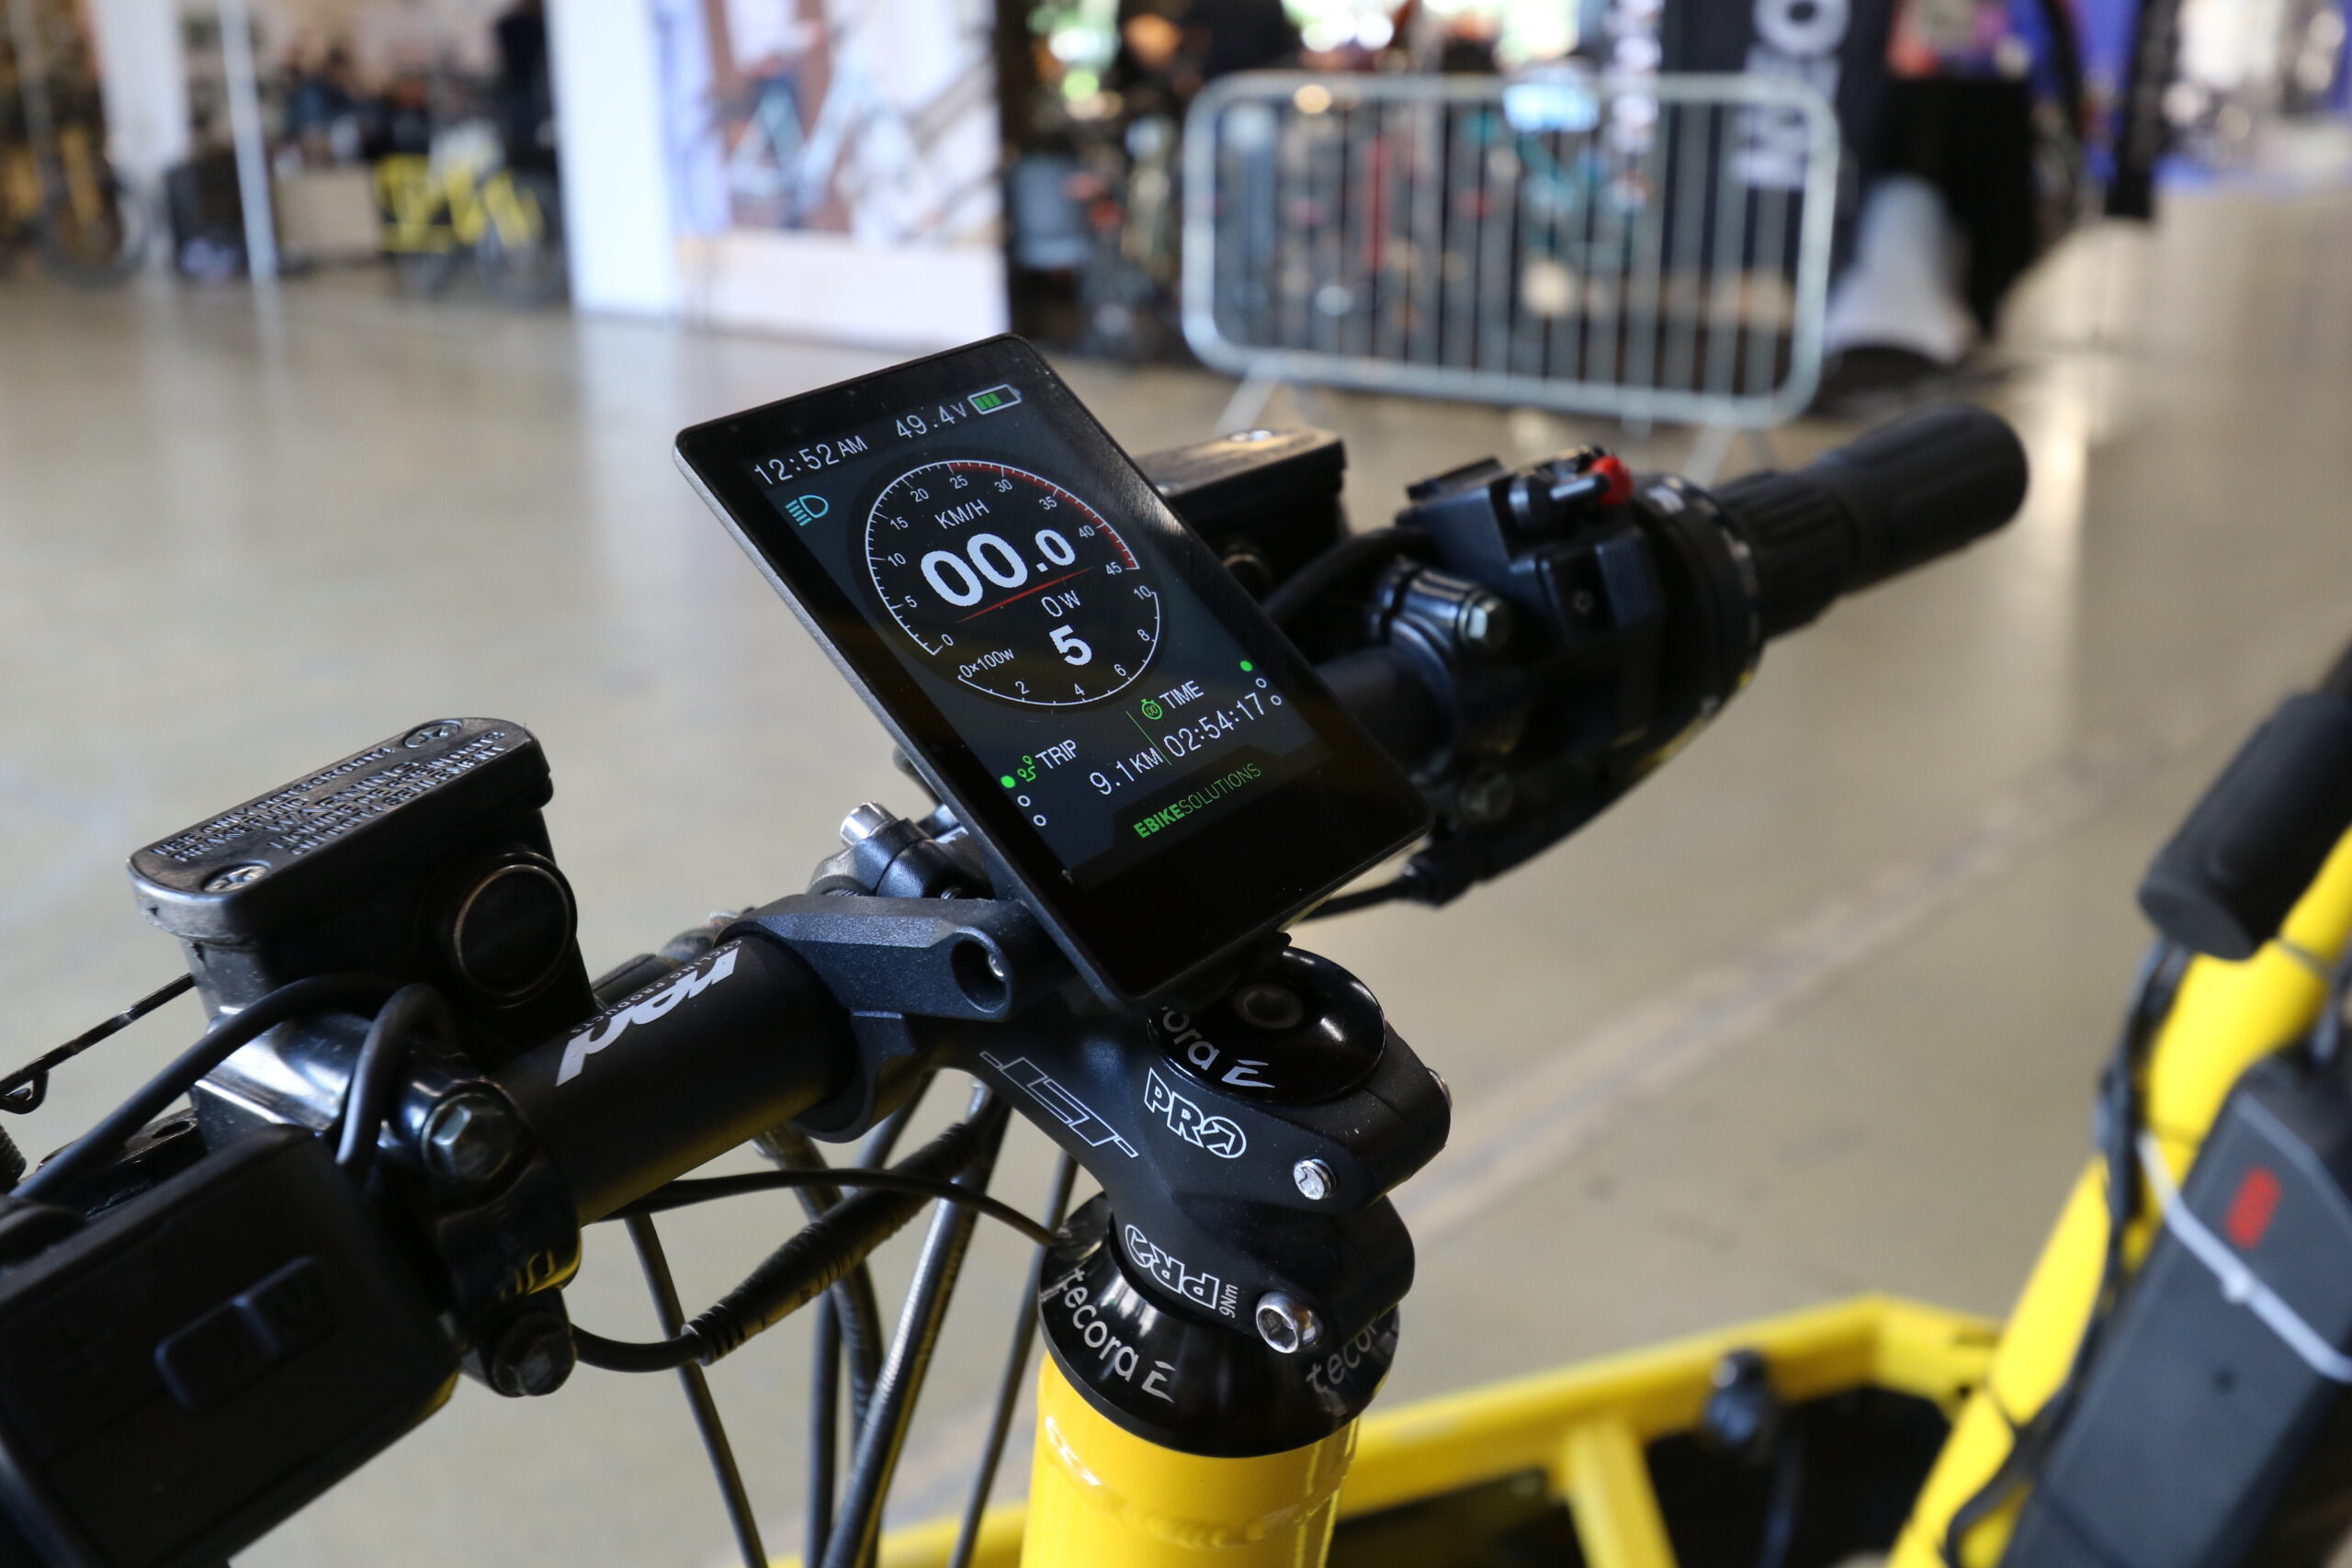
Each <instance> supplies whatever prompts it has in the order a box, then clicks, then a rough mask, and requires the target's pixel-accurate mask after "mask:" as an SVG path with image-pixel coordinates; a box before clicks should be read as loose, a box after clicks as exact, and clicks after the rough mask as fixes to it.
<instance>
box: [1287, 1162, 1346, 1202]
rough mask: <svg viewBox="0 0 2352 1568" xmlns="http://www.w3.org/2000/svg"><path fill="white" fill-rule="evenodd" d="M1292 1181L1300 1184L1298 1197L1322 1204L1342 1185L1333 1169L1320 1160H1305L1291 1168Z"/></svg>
mask: <svg viewBox="0 0 2352 1568" xmlns="http://www.w3.org/2000/svg"><path fill="white" fill-rule="evenodd" d="M1290 1179H1292V1180H1293V1181H1295V1182H1296V1183H1297V1184H1298V1195H1299V1196H1300V1197H1302V1198H1304V1199H1306V1201H1308V1202H1310V1203H1320V1202H1321V1201H1323V1200H1324V1199H1326V1198H1329V1196H1330V1195H1331V1194H1332V1192H1333V1191H1335V1190H1337V1189H1338V1188H1339V1185H1340V1179H1339V1178H1338V1177H1336V1176H1334V1175H1332V1174H1331V1168H1330V1167H1329V1166H1328V1165H1325V1164H1324V1163H1323V1162H1322V1161H1321V1160H1319V1159H1303V1160H1300V1161H1299V1162H1298V1163H1297V1164H1296V1165H1295V1166H1292V1167H1291V1168H1290Z"/></svg>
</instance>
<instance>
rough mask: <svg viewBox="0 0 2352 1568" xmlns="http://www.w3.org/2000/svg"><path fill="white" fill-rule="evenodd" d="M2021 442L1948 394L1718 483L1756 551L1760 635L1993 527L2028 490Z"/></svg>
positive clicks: (2003, 425)
mask: <svg viewBox="0 0 2352 1568" xmlns="http://www.w3.org/2000/svg"><path fill="white" fill-rule="evenodd" d="M2025 488H2026V456H2025V446H2024V445H2023V444H2022V443H2021V442H2019V441H2018V437H2017V433H2016V432H2015V431H2013V430H2011V429H2010V428H2009V426H2008V424H2007V422H2006V421H2004V420H2003V419H2002V418H2001V417H2000V416H1999V415H1998V414H1995V413H1990V412H1986V411H1985V410H1983V409H1980V408H1976V407H1974V406H1973V405H1971V404H1967V403H1947V404H1944V405H1942V406H1940V407H1938V408H1931V409H1923V410H1921V411H1920V412H1917V413H1913V414H1906V415H1905V416H1904V417H1903V418H1901V419H1898V420H1895V421H1894V422H1893V423H1889V424H1884V425H1881V426H1880V427H1879V428H1878V429H1876V430H1873V431H1871V432H1869V433H1868V434H1864V435H1862V436H1861V437H1860V439H1858V440H1855V441H1853V442H1851V443H1849V445H1847V446H1841V447H1838V448H1837V449H1836V450H1834V451H1831V452H1827V453H1825V454H1823V455H1822V456H1821V457H1818V458H1815V460H1814V461H1813V462H1812V463H1810V464H1808V465H1807V466H1806V467H1804V468H1801V469H1799V470H1798V471H1797V472H1795V473H1792V474H1783V473H1762V474H1750V475H1748V476H1747V477H1745V478H1742V479H1734V480H1732V481H1731V482H1730V483H1728V484H1725V485H1724V486H1723V487H1722V488H1721V489H1719V490H1718V491H1716V492H1715V500H1716V502H1717V503H1718V504H1719V505H1721V506H1722V508H1723V509H1724V514H1725V515H1726V516H1727V517H1728V518H1729V519H1730V520H1731V523H1732V525H1733V526H1734V527H1736V528H1737V529H1738V530H1739V532H1740V534H1741V536H1743V537H1745V538H1746V539H1747V544H1748V548H1749V549H1750V550H1751V551H1753V552H1754V555H1755V560H1756V571H1757V579H1758V585H1759V587H1760V589H1761V597H1762V604H1761V606H1760V607H1761V611H1762V615H1763V621H1764V635H1765V636H1767V637H1778V636H1779V635H1780V634H1781V633H1782V632H1786V631H1793V630H1795V629H1796V628H1797V627H1799V626H1804V624H1805V623H1807V622H1808V621H1811V620H1812V619H1813V618H1814V617H1815V616H1816V615H1820V614H1821V612H1822V611H1824V610H1826V609H1827V608H1828V607H1829V605H1830V604H1831V603H1832V602H1833V601H1834V600H1836V599H1837V598H1838V597H1839V596H1840V595H1841V594H1846V593H1851V592H1855V591H1857V590H1859V589H1863V588H1868V587H1870V586H1871V584H1872V583H1875V582H1883V581H1885V580H1886V579H1888V578H1890V577H1893V576H1895V575H1896V574H1897V573H1899V572H1905V571H1908V570H1911V569H1912V568H1913V567H1915V566H1920V565H1923V564H1925V563H1926V562H1928V561H1930V560H1933V559H1934V558H1936V557H1938V556H1940V555H1944V554H1947V553H1949V552H1951V551H1952V550H1956V549H1959V548H1960V547H1962V546H1963V545H1968V544H1972V543H1973V542H1974V541H1975V540H1977V539H1979V538H1981V537H1983V536H1985V535H1986V534H1989V533H1991V532H1992V531H1993V530H1995V529H1996V528H1998V527H2000V526H2001V525H2004V524H2006V523H2007V522H2008V521H2009V519H2010V518H2012V517H2014V516H2016V515H2017V511H2018V506H2019V505H2021V504H2022V503H2023V502H2024V501H2025Z"/></svg>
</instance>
